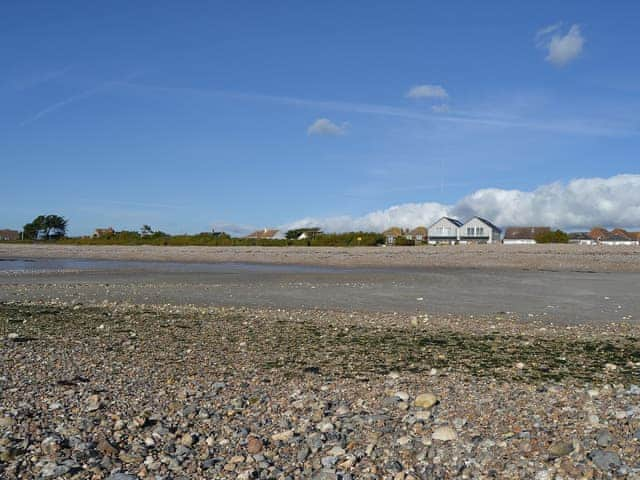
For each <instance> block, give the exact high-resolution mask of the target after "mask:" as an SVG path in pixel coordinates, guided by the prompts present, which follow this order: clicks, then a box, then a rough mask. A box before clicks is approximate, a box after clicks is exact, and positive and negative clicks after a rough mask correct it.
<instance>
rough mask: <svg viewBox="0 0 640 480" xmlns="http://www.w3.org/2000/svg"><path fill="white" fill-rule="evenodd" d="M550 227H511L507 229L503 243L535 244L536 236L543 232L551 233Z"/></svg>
mask: <svg viewBox="0 0 640 480" xmlns="http://www.w3.org/2000/svg"><path fill="white" fill-rule="evenodd" d="M550 231H551V228H549V227H509V228H507V229H506V230H505V233H504V239H503V240H502V243H504V244H505V245H533V244H534V243H537V242H536V236H538V235H540V234H541V233H549V232H550Z"/></svg>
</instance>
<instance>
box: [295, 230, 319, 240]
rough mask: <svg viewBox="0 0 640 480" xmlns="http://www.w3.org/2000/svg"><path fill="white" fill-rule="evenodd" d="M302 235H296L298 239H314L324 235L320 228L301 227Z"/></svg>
mask: <svg viewBox="0 0 640 480" xmlns="http://www.w3.org/2000/svg"><path fill="white" fill-rule="evenodd" d="M299 232H300V235H298V236H297V237H296V240H313V239H314V238H316V237H318V236H320V235H322V230H321V229H320V228H301V229H299Z"/></svg>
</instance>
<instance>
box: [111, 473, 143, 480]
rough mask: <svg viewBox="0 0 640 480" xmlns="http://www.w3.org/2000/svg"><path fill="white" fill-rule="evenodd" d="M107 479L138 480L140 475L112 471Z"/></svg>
mask: <svg viewBox="0 0 640 480" xmlns="http://www.w3.org/2000/svg"><path fill="white" fill-rule="evenodd" d="M107 480H138V477H137V476H135V475H131V474H129V473H121V472H118V473H112V474H111V475H109V476H108V477H107Z"/></svg>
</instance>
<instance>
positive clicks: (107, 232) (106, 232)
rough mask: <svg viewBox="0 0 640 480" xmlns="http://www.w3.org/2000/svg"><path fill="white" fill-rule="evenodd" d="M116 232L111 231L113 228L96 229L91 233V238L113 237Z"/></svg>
mask: <svg viewBox="0 0 640 480" xmlns="http://www.w3.org/2000/svg"><path fill="white" fill-rule="evenodd" d="M115 233H116V232H115V231H114V230H113V227H109V228H96V229H95V231H94V232H93V238H104V237H110V236H112V235H114V234H115Z"/></svg>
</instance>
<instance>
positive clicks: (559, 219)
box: [282, 174, 640, 232]
mask: <svg viewBox="0 0 640 480" xmlns="http://www.w3.org/2000/svg"><path fill="white" fill-rule="evenodd" d="M444 215H448V216H453V217H457V218H460V219H462V220H466V219H468V218H470V217H472V216H474V215H478V216H481V217H486V218H488V219H489V220H491V221H493V222H494V223H496V224H497V225H499V226H501V227H507V226H515V225H548V226H551V227H553V228H563V229H566V230H577V229H590V228H591V227H593V226H595V225H601V226H605V227H618V226H619V227H627V228H632V229H634V228H635V229H640V175H632V174H627V175H616V176H613V177H609V178H581V179H575V180H572V181H570V182H569V183H567V184H563V183H560V182H556V183H551V184H548V185H542V186H540V187H538V188H536V189H535V190H533V191H529V192H527V191H522V190H503V189H499V188H486V189H481V190H477V191H475V192H473V193H471V194H470V195H467V196H466V197H464V198H462V199H460V200H459V201H458V202H457V203H455V204H453V205H445V204H441V203H436V202H428V203H406V204H402V205H396V206H393V207H390V208H387V209H386V210H378V211H375V212H371V213H368V214H366V215H363V216H361V217H350V216H340V217H330V218H304V219H301V220H298V221H296V222H293V223H291V224H289V225H286V226H284V227H282V228H283V229H285V228H286V229H288V228H301V227H312V226H313V227H321V228H323V229H324V230H325V231H327V232H343V231H353V230H366V231H382V230H385V229H386V228H389V227H392V226H397V227H403V228H413V227H416V226H420V225H424V226H429V225H430V224H432V223H433V222H435V221H436V220H437V219H438V218H440V217H441V216H444Z"/></svg>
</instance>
